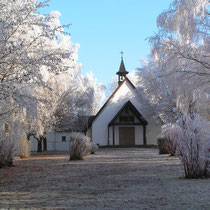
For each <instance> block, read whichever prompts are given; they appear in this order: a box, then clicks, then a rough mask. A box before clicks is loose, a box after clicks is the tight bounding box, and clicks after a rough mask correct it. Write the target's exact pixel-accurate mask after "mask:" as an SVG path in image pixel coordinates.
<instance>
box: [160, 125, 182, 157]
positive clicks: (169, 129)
mask: <svg viewBox="0 0 210 210" xmlns="http://www.w3.org/2000/svg"><path fill="white" fill-rule="evenodd" d="M178 131H179V129H178V126H177V125H176V124H174V125H171V124H169V125H166V126H165V127H163V128H162V135H163V136H164V138H166V139H167V150H168V152H169V153H170V154H171V156H175V154H176V149H177V139H179V138H180V135H181V133H180V132H178Z"/></svg>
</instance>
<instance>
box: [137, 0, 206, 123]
mask: <svg viewBox="0 0 210 210" xmlns="http://www.w3.org/2000/svg"><path fill="white" fill-rule="evenodd" d="M157 25H158V28H159V30H158V33H157V34H156V35H155V36H152V37H150V38H149V41H150V43H151V45H152V50H151V54H150V55H149V60H148V62H147V63H144V65H143V67H142V68H141V69H140V78H141V79H142V78H143V83H144V87H145V92H147V93H148V94H149V95H150V94H151V99H152V103H153V102H154V100H155V101H156V102H158V101H159V102H158V103H156V104H157V106H156V108H157V109H158V110H159V112H160V113H161V115H162V116H169V115H171V117H169V119H166V120H164V121H165V122H172V121H175V120H176V115H177V114H179V113H184V112H188V113H191V114H192V113H193V112H197V113H200V114H201V115H202V116H203V117H205V118H206V119H210V115H209V111H210V106H209V93H210V89H209V88H210V85H209V81H210V80H209V79H210V63H209V60H210V59H209V58H210V47H209V46H210V42H209V41H210V39H209V0H193V1H191V0H175V1H173V2H172V4H171V5H170V7H169V9H168V10H166V11H164V12H163V13H161V14H160V15H159V16H158V18H157ZM163 87H164V88H163ZM155 92H156V93H155ZM170 113H171V114H170ZM174 114H175V115H174ZM174 116H175V118H174ZM167 118H168V117H167Z"/></svg>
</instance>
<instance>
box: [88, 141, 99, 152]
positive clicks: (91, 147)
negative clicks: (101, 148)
mask: <svg viewBox="0 0 210 210" xmlns="http://www.w3.org/2000/svg"><path fill="white" fill-rule="evenodd" d="M97 149H98V146H97V145H96V144H94V143H91V146H90V154H95V153H96V150H97Z"/></svg>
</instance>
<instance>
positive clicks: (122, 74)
mask: <svg viewBox="0 0 210 210" xmlns="http://www.w3.org/2000/svg"><path fill="white" fill-rule="evenodd" d="M120 53H121V63H120V68H119V71H118V72H117V73H116V74H117V75H118V85H120V84H121V83H122V82H123V80H124V79H125V77H126V74H128V71H126V69H125V65H124V62H123V51H122V52H120Z"/></svg>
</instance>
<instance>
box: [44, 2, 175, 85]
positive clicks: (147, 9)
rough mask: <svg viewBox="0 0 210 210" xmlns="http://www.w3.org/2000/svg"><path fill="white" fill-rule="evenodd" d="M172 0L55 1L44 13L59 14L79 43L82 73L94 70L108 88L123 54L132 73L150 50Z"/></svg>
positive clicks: (127, 67)
mask: <svg viewBox="0 0 210 210" xmlns="http://www.w3.org/2000/svg"><path fill="white" fill-rule="evenodd" d="M171 2H172V0H51V1H50V2H49V5H50V6H49V7H48V8H46V9H44V10H43V11H42V12H46V13H48V12H50V11H52V10H57V11H59V12H60V13H61V14H62V16H61V18H60V20H61V23H62V24H69V23H70V24H72V26H71V27H70V28H69V32H70V33H71V37H72V42H73V43H79V44H80V49H79V62H81V63H82V64H83V69H82V72H83V73H86V72H90V71H92V72H93V73H94V75H95V77H97V78H98V80H99V81H100V82H102V83H103V84H105V85H107V84H108V83H109V81H110V80H111V78H112V77H113V76H115V73H116V72H117V71H118V69H119V66H120V58H121V55H120V51H121V50H123V51H124V63H125V67H126V69H127V71H129V72H131V71H133V70H135V69H136V68H137V67H139V66H140V62H139V60H140V58H143V59H146V56H147V54H148V53H149V51H150V46H149V43H148V40H145V39H146V38H148V37H149V36H151V35H154V34H155V32H156V31H157V27H156V18H157V16H158V15H159V14H160V13H161V12H162V11H163V10H165V9H168V7H169V5H170V3H171Z"/></svg>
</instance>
